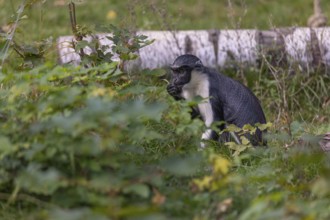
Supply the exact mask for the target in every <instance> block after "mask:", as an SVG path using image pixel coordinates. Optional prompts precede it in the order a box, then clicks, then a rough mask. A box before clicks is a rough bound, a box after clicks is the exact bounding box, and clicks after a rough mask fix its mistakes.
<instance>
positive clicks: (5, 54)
mask: <svg viewBox="0 0 330 220" xmlns="http://www.w3.org/2000/svg"><path fill="white" fill-rule="evenodd" d="M25 2H26V0H23V1H22V4H21V6H20V7H19V9H18V12H17V17H16V20H15V23H14V26H13V28H12V31H11V33H10V34H9V36H8V39H7V42H6V43H5V46H4V48H3V50H2V51H1V53H2V54H3V58H2V61H1V66H0V70H1V69H2V67H3V64H4V63H5V60H6V56H7V53H8V50H9V47H10V45H11V43H12V41H13V39H14V35H15V32H16V29H17V26H18V22H19V19H20V17H21V15H22V13H23V11H24V9H25Z"/></svg>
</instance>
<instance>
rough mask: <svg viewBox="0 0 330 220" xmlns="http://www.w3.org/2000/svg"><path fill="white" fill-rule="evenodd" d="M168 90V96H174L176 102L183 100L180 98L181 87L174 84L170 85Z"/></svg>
mask: <svg viewBox="0 0 330 220" xmlns="http://www.w3.org/2000/svg"><path fill="white" fill-rule="evenodd" d="M166 89H167V92H168V94H170V95H171V96H173V97H174V99H175V100H180V99H182V97H181V96H180V93H181V91H182V88H181V87H178V86H175V85H173V84H169V85H168V86H167V88H166Z"/></svg>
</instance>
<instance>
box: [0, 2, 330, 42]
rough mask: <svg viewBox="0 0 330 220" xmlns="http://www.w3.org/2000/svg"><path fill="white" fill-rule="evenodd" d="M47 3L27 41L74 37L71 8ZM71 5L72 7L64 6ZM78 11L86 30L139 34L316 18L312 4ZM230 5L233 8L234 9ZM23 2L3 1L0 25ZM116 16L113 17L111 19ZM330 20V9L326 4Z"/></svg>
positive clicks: (85, 5)
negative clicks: (111, 27) (111, 28)
mask: <svg viewBox="0 0 330 220" xmlns="http://www.w3.org/2000/svg"><path fill="white" fill-rule="evenodd" d="M56 2H58V1H55V0H54V1H46V3H45V4H43V5H34V6H33V7H30V8H29V9H28V10H26V15H27V16H28V18H27V19H26V20H23V21H22V22H21V26H20V27H21V34H22V35H23V36H24V40H25V41H26V40H41V39H44V38H47V37H49V36H52V37H54V38H57V37H58V36H60V35H68V34H71V30H70V22H69V16H68V9H67V5H66V4H64V5H55V3H56ZM62 2H64V3H65V2H68V1H62ZM81 2H82V3H80V4H78V5H77V20H78V23H79V24H80V25H87V26H94V27H98V26H101V25H105V24H109V23H113V24H115V25H119V26H120V25H122V26H135V28H137V29H168V28H170V29H224V28H260V29H269V28H272V27H286V26H306V23H307V19H308V17H309V16H310V15H312V13H313V5H312V0H296V1H286V0H278V1H276V0H270V1H266V0H249V1H244V0H231V1H227V0H221V1H215V0H206V1H197V0H180V1H175V0H169V1H165V0H146V1H142V0H112V1H108V0H90V1H86V0H84V1H81ZM229 2H230V4H229ZM20 3H21V1H20V0H10V1H7V0H6V1H5V0H1V1H0V7H1V8H2V10H1V11H0V18H1V19H0V25H6V24H7V23H8V22H10V21H11V16H12V15H13V14H15V12H16V10H17V8H18V6H19V4H20ZM109 11H113V12H114V13H112V16H111V15H110V16H109V15H108V13H109ZM323 11H324V13H325V14H326V15H327V16H328V17H330V14H329V11H330V4H326V2H323Z"/></svg>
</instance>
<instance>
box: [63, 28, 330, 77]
mask: <svg viewBox="0 0 330 220" xmlns="http://www.w3.org/2000/svg"><path fill="white" fill-rule="evenodd" d="M136 34H137V35H145V36H147V37H148V38H149V39H155V42H154V43H153V44H151V45H149V46H146V47H144V48H142V49H140V50H139V52H138V53H139V58H138V59H137V60H134V61H130V62H128V63H126V64H125V65H126V68H127V69H129V70H132V69H145V68H150V69H153V68H160V67H167V66H169V65H170V64H171V63H172V62H173V61H174V59H175V58H176V57H177V56H179V55H182V54H186V53H189V54H194V55H196V56H198V57H199V58H200V59H201V60H202V62H203V64H204V65H205V66H209V67H213V68H228V67H234V68H245V67H255V68H258V67H260V66H261V65H262V63H263V61H264V60H265V59H267V64H268V65H273V66H284V65H286V66H289V67H290V66H297V65H298V67H300V68H303V69H307V70H310V69H315V68H322V70H325V71H326V72H329V69H330V68H329V67H330V28H282V29H273V30H267V31H260V30H209V31H207V30H199V31H138V32H137V33H136ZM97 36H98V38H99V41H100V44H107V45H111V44H112V42H111V41H109V40H108V39H107V38H105V36H106V35H105V34H99V35H97ZM72 41H73V37H72V36H65V37H60V38H59V39H58V42H57V43H58V44H57V45H58V51H59V61H60V63H61V64H64V63H73V64H75V65H77V64H79V62H80V57H79V55H78V54H77V53H75V51H74V49H73V48H72ZM85 52H87V53H88V48H85ZM116 59H118V57H114V60H116Z"/></svg>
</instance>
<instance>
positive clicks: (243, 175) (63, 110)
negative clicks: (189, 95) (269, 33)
mask: <svg viewBox="0 0 330 220" xmlns="http://www.w3.org/2000/svg"><path fill="white" fill-rule="evenodd" d="M112 68H113V65H111V64H107V63H105V64H101V65H99V66H97V67H92V68H87V69H85V68H83V67H70V66H62V67H61V66H54V65H53V64H50V63H48V64H45V65H43V66H40V67H38V68H34V69H32V70H30V71H23V72H11V71H8V72H6V71H5V72H3V73H2V74H1V90H0V96H1V99H0V102H1V103H0V104H1V106H2V107H1V110H0V120H1V125H0V133H1V136H0V143H1V144H0V173H1V175H0V176H1V178H0V192H1V193H0V204H1V211H0V213H1V214H0V217H1V218H2V219H68V220H71V219H218V218H226V219H274V218H280V219H288V218H290V219H328V218H329V217H330V212H329V209H328V207H329V204H330V200H329V195H330V191H329V189H328V187H327V186H328V184H329V183H330V179H329V172H330V164H329V155H328V154H326V153H324V152H322V151H321V150H320V147H319V146H318V143H317V142H318V141H319V137H318V136H317V134H318V132H324V131H326V130H327V129H329V126H328V125H324V124H322V123H320V122H316V121H315V122H308V123H305V122H298V121H293V122H292V123H291V125H290V131H291V136H290V135H289V134H288V132H286V131H285V130H283V131H281V130H277V129H276V128H275V123H274V125H273V126H272V127H271V128H270V129H269V135H268V147H266V148H262V147H260V148H251V147H247V148H246V147H245V148H244V149H243V150H242V146H231V147H229V148H228V147H227V145H226V146H225V145H222V144H219V143H212V142H211V143H209V144H208V147H207V148H206V149H203V150H202V149H200V148H199V144H200V143H199V137H200V134H201V132H202V130H203V125H202V122H201V121H200V120H198V119H194V120H192V119H191V118H190V115H189V111H190V107H189V106H190V105H191V104H193V103H186V102H176V101H174V100H173V99H172V98H171V97H169V96H168V95H167V93H166V89H165V86H166V82H165V80H163V77H164V76H163V75H164V74H165V71H164V70H148V71H147V70H146V71H142V72H140V73H136V74H133V75H127V74H124V73H122V72H115V73H113V71H112ZM109 71H111V73H112V74H109ZM297 78H299V77H298V76H297ZM303 79H304V78H303V76H301V77H300V78H299V81H302V80H303ZM297 80H298V79H297ZM263 81H266V82H268V84H269V85H268V84H267V83H266V84H267V86H266V87H265V86H264V85H259V86H260V87H253V89H254V92H255V93H256V94H258V93H259V92H260V91H261V89H260V88H261V87H262V88H263V89H262V91H263V90H264V89H266V88H267V89H268V90H272V89H276V87H274V86H272V83H271V79H268V80H263ZM317 81H318V78H317V76H315V83H316V82H317ZM316 84H317V83H316ZM311 85H313V83H312V84H311ZM320 91H321V90H320ZM320 94H322V93H320ZM265 96H266V95H265ZM261 97H263V96H261ZM299 97H300V98H303V97H304V91H303V90H301V91H299V92H298V94H296V95H295V98H297V99H299ZM273 101H276V96H275V97H274V98H273ZM302 101H303V102H304V103H305V104H306V105H305V106H308V102H307V100H302ZM261 102H262V104H263V105H264V108H265V109H267V107H266V106H269V105H272V103H271V102H269V101H268V100H267V99H266V98H265V99H264V98H262V99H261ZM297 111H298V112H299V111H302V110H295V109H293V112H297ZM324 111H326V110H324ZM266 112H267V118H268V119H269V120H270V121H272V120H273V118H275V117H276V114H275V113H271V111H270V110H267V111H266ZM304 112H305V113H306V114H311V113H313V112H315V110H314V109H313V108H307V107H306V108H305V110H304ZM319 113H321V111H320V112H319ZM296 119H299V117H296ZM282 125H283V126H284V124H282ZM276 126H279V124H277V125H276ZM1 215H2V216H1ZM13 216H14V217H13Z"/></svg>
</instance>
